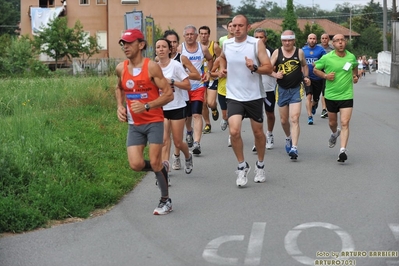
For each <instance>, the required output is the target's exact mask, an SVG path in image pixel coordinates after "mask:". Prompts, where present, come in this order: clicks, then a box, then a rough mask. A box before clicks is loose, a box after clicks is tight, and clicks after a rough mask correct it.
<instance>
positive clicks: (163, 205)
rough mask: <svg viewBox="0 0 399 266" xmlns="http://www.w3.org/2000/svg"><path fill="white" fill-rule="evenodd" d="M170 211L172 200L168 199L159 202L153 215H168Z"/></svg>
mask: <svg viewBox="0 0 399 266" xmlns="http://www.w3.org/2000/svg"><path fill="white" fill-rule="evenodd" d="M171 211H172V200H171V199H170V198H168V199H167V200H166V201H162V199H161V200H159V204H158V207H157V208H155V210H154V215H163V214H168V213H170V212H171Z"/></svg>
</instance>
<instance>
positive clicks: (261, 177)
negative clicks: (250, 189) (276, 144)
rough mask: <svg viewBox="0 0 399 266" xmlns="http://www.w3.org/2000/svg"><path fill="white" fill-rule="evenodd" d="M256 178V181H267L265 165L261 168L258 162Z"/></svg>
mask: <svg viewBox="0 0 399 266" xmlns="http://www.w3.org/2000/svg"><path fill="white" fill-rule="evenodd" d="M254 172H255V178H254V181H255V183H263V182H265V181H266V173H265V167H264V166H263V168H259V167H258V166H257V165H256V164H255V171H254Z"/></svg>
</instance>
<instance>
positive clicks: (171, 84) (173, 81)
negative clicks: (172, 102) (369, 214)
mask: <svg viewBox="0 0 399 266" xmlns="http://www.w3.org/2000/svg"><path fill="white" fill-rule="evenodd" d="M174 85H175V80H174V79H171V80H170V86H171V87H172V88H173V86H174Z"/></svg>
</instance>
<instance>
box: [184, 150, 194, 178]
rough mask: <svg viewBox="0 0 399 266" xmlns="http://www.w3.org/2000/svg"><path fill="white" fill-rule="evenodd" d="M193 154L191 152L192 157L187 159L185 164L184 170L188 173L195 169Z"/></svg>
mask: <svg viewBox="0 0 399 266" xmlns="http://www.w3.org/2000/svg"><path fill="white" fill-rule="evenodd" d="M193 165H194V164H193V155H192V154H190V158H189V159H188V160H186V163H185V165H184V171H185V172H186V174H191V172H192V171H193Z"/></svg>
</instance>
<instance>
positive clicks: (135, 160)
mask: <svg viewBox="0 0 399 266" xmlns="http://www.w3.org/2000/svg"><path fill="white" fill-rule="evenodd" d="M119 44H120V45H121V47H122V50H123V51H124V53H125V55H126V57H127V60H125V61H124V62H121V63H119V64H118V66H117V67H116V74H117V76H118V84H117V86H116V91H115V95H116V101H117V106H118V109H117V116H118V119H119V121H121V122H128V133H127V141H126V146H127V156H128V160H129V165H130V167H131V168H132V169H133V170H134V171H138V172H140V171H153V172H154V173H155V176H156V179H157V183H158V186H159V189H160V190H161V199H160V202H159V204H158V207H157V208H156V209H155V210H154V214H155V215H160V214H168V213H169V212H171V211H172V201H171V199H170V198H169V189H168V186H169V184H168V171H167V169H166V168H165V166H163V165H162V146H163V119H164V117H163V110H162V106H163V105H165V104H167V103H168V102H170V101H172V100H173V90H172V88H171V86H170V84H169V83H168V81H167V80H166V78H165V77H164V76H163V74H162V70H161V68H160V67H159V65H158V64H157V63H155V62H154V61H151V60H150V59H149V58H145V57H144V56H143V53H142V52H143V50H145V49H146V47H147V43H146V41H145V40H144V36H143V34H142V33H141V31H140V30H137V29H129V30H126V31H125V33H124V34H123V35H122V37H121V39H120V40H119ZM147 142H148V143H149V157H150V160H149V161H148V160H144V154H143V153H144V148H145V146H146V145H147Z"/></svg>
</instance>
